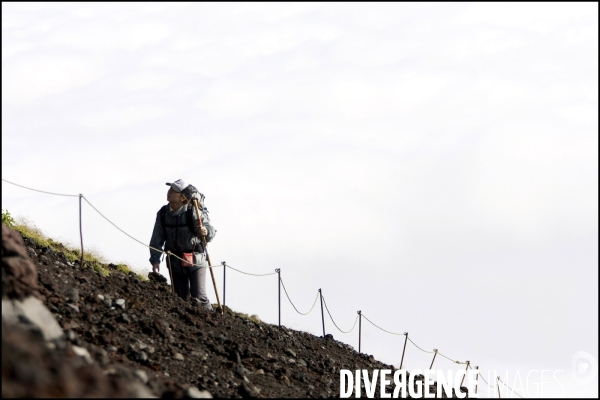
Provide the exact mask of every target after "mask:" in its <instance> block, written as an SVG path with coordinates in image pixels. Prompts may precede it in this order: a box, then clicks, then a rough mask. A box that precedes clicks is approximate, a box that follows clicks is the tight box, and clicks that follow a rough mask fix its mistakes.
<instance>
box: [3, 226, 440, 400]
mask: <svg viewBox="0 0 600 400" xmlns="http://www.w3.org/2000/svg"><path fill="white" fill-rule="evenodd" d="M19 241H20V243H21V244H19ZM19 246H21V247H20V248H19ZM28 263H29V264H28ZM2 266H3V268H2V297H3V312H2V314H3V324H2V396H3V397H79V396H84V397H86V396H87V397H94V396H101V397H148V396H156V397H202V396H205V397H209V396H213V397H266V398H268V397H292V398H298V397H311V398H314V397H317V398H328V397H339V395H340V369H349V370H352V371H354V370H357V369H367V370H369V371H372V370H373V369H391V370H392V371H393V370H394V368H393V367H392V366H390V365H386V364H383V363H381V362H379V361H376V360H375V359H374V358H373V356H371V355H368V354H359V353H358V352H357V351H355V350H354V349H352V347H350V346H349V345H347V344H344V343H341V342H338V341H336V340H334V339H333V337H332V336H331V335H327V336H326V337H325V338H323V337H317V336H314V335H312V334H309V333H306V332H300V331H295V330H291V329H287V328H286V327H283V326H282V327H281V328H279V327H278V326H277V325H271V324H267V323H257V322H254V321H252V320H250V319H247V318H246V317H244V316H240V315H236V314H235V313H231V314H228V313H226V314H224V315H222V314H221V313H219V312H209V311H204V310H203V309H202V308H201V307H200V304H199V303H198V302H197V301H196V300H195V299H187V300H186V299H181V298H179V297H177V296H176V295H174V294H173V293H171V290H170V286H168V285H167V284H166V283H164V282H159V281H157V280H155V279H151V280H148V281H143V280H140V279H139V278H138V277H137V276H136V275H135V274H133V273H130V274H125V273H123V272H121V271H118V270H117V269H116V266H115V265H112V264H109V265H107V266H105V267H106V268H108V269H109V270H111V274H110V276H108V277H104V276H102V275H100V274H99V273H97V272H96V271H95V270H94V269H92V268H89V267H88V268H85V267H84V268H81V267H80V266H79V264H78V263H69V262H68V261H67V258H66V256H65V255H64V254H62V253H59V252H55V251H53V250H52V249H50V248H47V247H43V246H40V245H38V244H37V243H36V242H34V241H33V240H31V239H28V238H22V236H21V234H20V233H18V232H16V231H13V230H9V228H6V227H5V225H3V227H2ZM32 274H36V275H37V277H33V278H32ZM24 299H40V300H41V302H40V303H43V305H45V306H46V308H47V309H48V310H49V311H50V313H51V314H52V315H53V316H54V318H55V319H56V321H57V322H58V326H59V327H60V331H59V332H58V333H56V332H54V333H52V331H50V330H49V329H50V327H51V325H52V324H44V325H45V326H47V327H48V330H49V331H48V332H46V331H45V330H44V329H46V328H44V329H41V331H42V332H40V329H36V328H35V327H32V324H24V323H15V322H14V321H12V323H9V322H10V321H9V318H8V314H9V313H8V312H5V305H7V307H8V304H9V303H10V302H13V304H17V303H15V302H17V301H19V300H20V301H24ZM35 301H38V302H39V300H35ZM35 301H34V300H31V303H32V304H33V303H35ZM18 304H21V303H18ZM23 304H25V303H23ZM36 304H37V303H36ZM23 307H24V306H23ZM40 307H41V306H40ZM5 314H6V318H5ZM22 319H23V318H22V317H21V320H22ZM21 322H22V321H21ZM390 388H393V385H391V386H390ZM434 389H435V387H434ZM362 394H363V396H364V395H365V392H364V389H363V391H362ZM379 395H380V393H379V389H377V391H376V397H379ZM353 397H354V396H353Z"/></svg>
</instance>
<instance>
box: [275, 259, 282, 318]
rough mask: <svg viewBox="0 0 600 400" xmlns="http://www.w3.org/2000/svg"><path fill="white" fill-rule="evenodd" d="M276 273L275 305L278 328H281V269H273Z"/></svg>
mask: <svg viewBox="0 0 600 400" xmlns="http://www.w3.org/2000/svg"><path fill="white" fill-rule="evenodd" d="M275 272H277V304H278V312H279V327H280V328H281V269H279V268H275Z"/></svg>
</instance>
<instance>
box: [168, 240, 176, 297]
mask: <svg viewBox="0 0 600 400" xmlns="http://www.w3.org/2000/svg"><path fill="white" fill-rule="evenodd" d="M167 264H169V276H170V277H171V292H172V293H175V282H173V269H172V268H171V250H167Z"/></svg>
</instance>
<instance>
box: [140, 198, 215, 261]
mask: <svg viewBox="0 0 600 400" xmlns="http://www.w3.org/2000/svg"><path fill="white" fill-rule="evenodd" d="M165 207H166V208H165V211H164V218H165V225H166V226H165V229H163V226H162V223H161V217H160V210H159V211H158V212H157V213H156V222H155V223H154V230H153V231H152V238H151V239H150V246H151V247H154V248H156V249H164V250H165V251H166V250H170V251H171V252H172V253H173V254H176V255H177V256H179V257H181V255H182V253H191V252H192V251H193V252H194V264H199V265H202V266H208V262H207V261H206V252H205V251H204V246H202V239H201V236H200V225H199V224H198V217H197V216H196V215H197V214H196V210H193V226H194V232H192V231H191V230H190V228H189V227H188V226H187V224H186V214H187V210H188V207H192V208H193V205H191V204H184V205H183V206H181V208H180V209H179V210H177V211H175V212H172V211H171V209H170V207H169V204H167V205H166V206H165ZM161 209H162V208H161ZM200 214H201V217H202V225H204V227H205V228H206V230H207V231H208V234H207V235H206V241H207V242H210V241H211V240H212V239H213V238H214V237H215V234H216V232H217V231H216V230H215V228H214V227H213V226H212V225H211V224H210V219H209V218H208V212H207V211H206V209H203V210H201V211H200ZM168 225H179V227H169V226H168ZM165 233H166V237H165ZM161 254H162V253H160V252H158V251H156V250H152V249H150V264H159V263H160V257H161ZM165 257H167V256H165ZM167 265H168V263H167ZM171 266H172V267H173V272H177V273H183V272H184V267H182V266H181V261H180V260H179V259H177V258H175V257H171ZM199 268H200V266H193V267H185V270H190V272H191V271H195V270H197V269H199Z"/></svg>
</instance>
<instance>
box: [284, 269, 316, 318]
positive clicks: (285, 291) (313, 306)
mask: <svg viewBox="0 0 600 400" xmlns="http://www.w3.org/2000/svg"><path fill="white" fill-rule="evenodd" d="M274 273H275V274H276V273H277V272H274ZM281 286H282V287H283V291H284V293H285V295H286V297H287V298H288V300H289V301H290V304H291V305H292V307H294V310H296V312H297V313H298V314H300V315H308V314H310V312H311V311H312V310H313V308H315V305H316V304H317V300H319V292H317V297H315V302H314V303H313V305H312V307H311V308H310V310H308V312H305V313H303V312H300V311H298V309H297V308H296V306H295V305H294V303H292V299H290V295H289V294H288V292H287V290H286V288H285V285H284V284H283V280H281Z"/></svg>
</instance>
